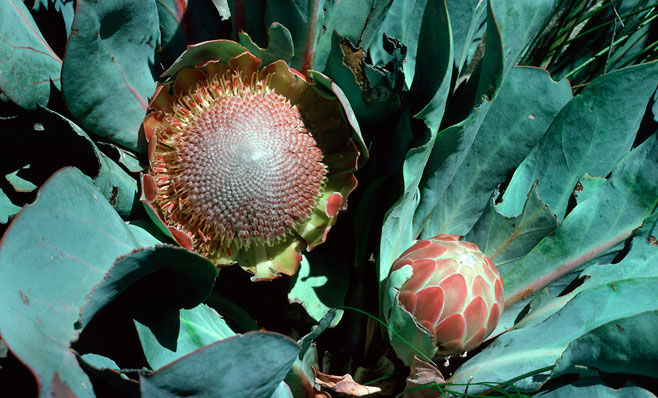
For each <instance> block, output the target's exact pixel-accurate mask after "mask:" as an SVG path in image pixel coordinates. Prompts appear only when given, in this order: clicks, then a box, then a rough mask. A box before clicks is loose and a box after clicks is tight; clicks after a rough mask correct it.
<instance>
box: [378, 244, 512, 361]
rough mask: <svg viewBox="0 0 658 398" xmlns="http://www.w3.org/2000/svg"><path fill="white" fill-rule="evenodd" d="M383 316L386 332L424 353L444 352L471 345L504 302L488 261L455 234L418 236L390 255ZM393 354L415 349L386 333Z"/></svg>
mask: <svg viewBox="0 0 658 398" xmlns="http://www.w3.org/2000/svg"><path fill="white" fill-rule="evenodd" d="M386 289H387V290H388V295H389V296H388V299H387V302H386V307H384V315H385V317H386V318H387V320H388V321H389V322H390V325H391V329H390V330H391V331H395V332H396V333H397V334H398V335H399V336H402V338H404V339H406V340H407V341H409V342H411V343H412V344H414V345H415V347H417V348H418V349H419V350H420V351H421V352H423V353H424V354H425V355H427V356H430V357H431V356H434V355H438V356H441V357H450V356H453V355H459V354H461V353H463V352H466V351H469V350H472V349H474V348H475V347H477V346H478V345H480V344H481V343H482V341H483V340H484V339H485V338H486V337H487V336H489V334H491V332H493V330H494V329H495V327H496V325H497V324H498V320H499V319H500V315H501V314H502V312H503V307H504V290H503V279H502V278H501V277H500V274H499V273H498V270H497V269H496V267H495V266H494V265H493V263H492V262H491V260H490V259H489V258H488V257H487V256H486V255H484V254H483V253H482V252H481V251H480V249H479V248H478V247H477V246H476V245H475V244H473V243H470V242H465V241H460V240H459V236H457V235H446V234H443V235H438V236H435V237H433V238H430V239H427V240H419V241H417V242H416V243H414V244H413V245H412V246H411V247H410V248H409V249H407V250H406V251H405V252H404V253H402V255H401V256H400V257H399V258H398V259H397V260H395V262H394V263H393V266H392V267H391V271H390V275H389V278H388V280H387V285H386ZM390 336H391V342H392V345H393V348H394V349H395V351H396V353H397V354H398V356H399V357H400V358H401V359H402V360H403V361H405V363H410V362H411V360H412V359H413V356H414V355H417V353H416V352H415V350H413V349H412V348H410V347H409V346H408V345H406V344H403V343H401V342H400V341H399V340H397V336H395V335H393V334H390Z"/></svg>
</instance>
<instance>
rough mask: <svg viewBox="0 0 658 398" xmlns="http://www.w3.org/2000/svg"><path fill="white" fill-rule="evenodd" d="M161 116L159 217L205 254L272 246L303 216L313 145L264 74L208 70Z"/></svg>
mask: <svg viewBox="0 0 658 398" xmlns="http://www.w3.org/2000/svg"><path fill="white" fill-rule="evenodd" d="M163 121H164V123H163V126H165V127H164V128H162V129H161V131H158V132H157V134H158V136H157V140H158V144H157V147H156V150H155V151H154V155H153V159H152V164H153V165H154V166H153V167H152V170H153V172H154V173H155V174H156V182H157V183H158V188H159V192H158V193H159V195H158V197H159V200H158V201H159V204H160V207H161V209H162V210H163V216H164V217H165V219H166V220H165V221H167V222H168V223H170V224H171V225H174V226H176V227H177V228H179V229H181V230H182V231H184V232H186V233H188V234H190V235H192V236H193V238H194V239H195V240H197V239H201V240H203V241H204V242H205V243H206V244H207V245H206V246H208V248H209V251H210V252H212V251H213V249H215V250H216V249H217V248H218V247H219V246H221V247H226V246H230V245H235V246H237V247H249V246H250V245H251V244H253V243H257V244H269V245H271V244H275V243H277V242H279V241H281V240H282V239H283V238H285V236H286V235H288V234H289V233H291V232H292V231H293V230H294V228H295V226H297V225H299V224H300V223H301V222H303V221H304V220H305V219H307V218H308V217H309V216H310V214H311V212H312V210H313V208H314V207H315V205H316V202H317V200H318V198H319V196H320V194H321V192H322V189H323V185H324V179H325V174H326V167H325V165H324V164H323V163H322V156H323V155H322V151H321V150H320V148H319V147H318V145H317V143H316V140H315V139H314V138H313V135H312V132H311V131H309V129H308V128H307V126H306V124H305V123H304V120H303V118H302V115H301V114H300V111H299V109H298V107H297V106H294V105H291V104H290V102H289V101H288V99H286V98H285V97H284V96H282V95H279V94H277V93H275V92H274V91H273V90H271V89H270V88H269V87H267V85H266V82H265V81H255V79H253V78H251V79H243V78H241V77H240V76H239V75H227V76H223V77H215V78H214V79H210V80H209V81H208V85H207V86H199V87H197V89H196V90H194V91H193V92H191V93H190V94H189V95H188V96H185V97H183V98H182V99H181V101H180V102H179V103H178V104H177V105H175V106H174V112H172V113H170V114H168V115H166V116H165V118H164V120H163ZM163 176H166V178H163Z"/></svg>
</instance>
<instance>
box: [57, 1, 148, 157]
mask: <svg viewBox="0 0 658 398" xmlns="http://www.w3.org/2000/svg"><path fill="white" fill-rule="evenodd" d="M72 31H73V32H72V33H71V36H70V38H69V41H68V45H67V46H66V53H65V54H64V64H63V66H62V94H63V95H64V100H65V101H66V104H67V105H68V107H69V109H70V110H71V113H72V114H73V115H74V116H75V117H76V118H77V120H78V121H79V122H80V124H81V125H82V126H83V127H84V128H85V129H86V130H87V131H89V132H91V133H93V134H96V135H98V136H101V137H104V138H107V139H109V140H110V141H112V142H115V143H117V144H119V145H121V146H124V147H126V148H129V149H132V150H139V151H145V149H146V142H145V141H144V139H143V138H142V137H140V134H139V129H140V126H141V124H142V119H143V118H144V115H145V114H146V110H147V108H148V100H149V96H151V95H152V94H153V92H154V91H155V82H154V79H153V74H152V72H151V66H152V65H153V62H154V54H155V48H156V46H157V45H158V42H159V41H160V31H159V29H158V11H157V9H156V7H155V2H154V1H129V0H117V1H100V2H95V1H90V0H80V1H78V4H77V7H76V10H75V20H74V21H73V28H72Z"/></svg>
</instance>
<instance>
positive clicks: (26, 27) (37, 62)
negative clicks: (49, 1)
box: [0, 0, 62, 109]
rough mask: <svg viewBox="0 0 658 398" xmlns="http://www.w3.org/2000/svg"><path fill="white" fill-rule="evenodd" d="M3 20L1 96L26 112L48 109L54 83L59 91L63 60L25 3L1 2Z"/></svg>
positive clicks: (0, 71)
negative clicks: (37, 107) (40, 106)
mask: <svg viewBox="0 0 658 398" xmlns="http://www.w3.org/2000/svg"><path fill="white" fill-rule="evenodd" d="M0 18H2V20H3V23H0V92H2V93H4V94H5V95H7V97H9V98H10V99H11V100H12V101H14V102H15V103H17V104H18V105H19V106H21V107H23V108H26V109H34V108H36V106H37V104H41V105H47V104H48V98H49V97H50V82H51V81H52V82H53V84H54V85H55V87H57V88H59V75H60V71H61V69H62V60H61V59H60V58H59V56H57V54H55V52H54V51H53V50H52V49H51V48H50V46H49V45H48V43H46V40H45V39H44V38H43V35H42V34H41V32H39V28H38V27H37V24H36V23H35V22H34V18H32V15H31V14H30V11H29V10H28V9H27V7H25V4H23V2H22V1H20V0H4V1H0ZM10 21H11V22H10Z"/></svg>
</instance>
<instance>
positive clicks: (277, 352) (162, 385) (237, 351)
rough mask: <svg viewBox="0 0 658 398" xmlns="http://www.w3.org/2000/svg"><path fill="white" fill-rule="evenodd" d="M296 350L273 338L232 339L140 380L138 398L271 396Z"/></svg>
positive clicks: (255, 334) (258, 335)
mask: <svg viewBox="0 0 658 398" xmlns="http://www.w3.org/2000/svg"><path fill="white" fill-rule="evenodd" d="M299 350H300V348H299V346H298V345H297V343H295V342H294V341H293V340H291V339H289V338H288V337H285V336H283V335H280V334H277V333H271V332H249V333H246V334H243V335H240V336H234V337H230V338H228V339H225V340H221V341H218V342H216V343H214V344H211V345H208V346H205V347H204V348H202V349H200V350H198V351H195V352H193V353H191V354H189V355H186V356H184V357H183V358H180V359H178V360H177V361H175V362H173V363H171V364H169V365H167V366H164V367H162V368H160V369H158V370H157V371H155V372H153V373H152V374H150V375H142V376H141V377H140V381H141V388H142V396H143V397H145V398H148V397H162V396H167V397H199V398H201V397H208V398H211V397H241V398H263V397H269V396H271V395H272V394H273V393H274V391H275V390H276V389H277V388H279V385H280V383H281V381H283V378H284V377H285V376H286V374H287V373H288V371H289V370H290V368H291V366H292V364H293V362H295V358H297V355H298V354H299Z"/></svg>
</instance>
